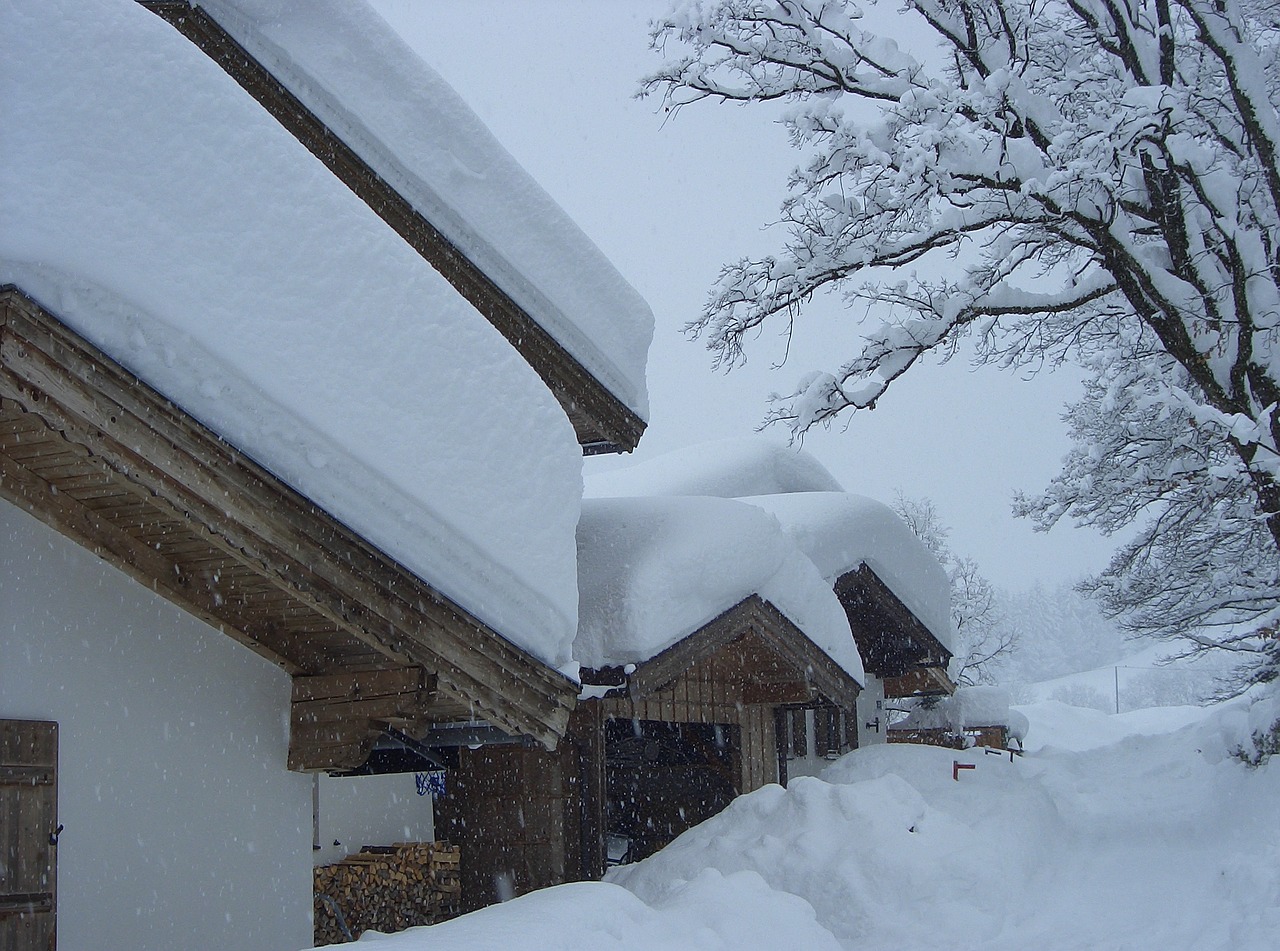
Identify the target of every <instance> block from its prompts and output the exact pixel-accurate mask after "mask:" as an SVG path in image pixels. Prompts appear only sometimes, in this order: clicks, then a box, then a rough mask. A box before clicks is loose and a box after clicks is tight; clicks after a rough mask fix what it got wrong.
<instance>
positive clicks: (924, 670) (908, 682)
mask: <svg viewBox="0 0 1280 951" xmlns="http://www.w3.org/2000/svg"><path fill="white" fill-rule="evenodd" d="M955 692H956V685H955V683H954V682H953V681H952V680H951V678H950V677H948V676H947V669H946V668H945V667H916V668H915V669H913V670H908V671H907V672H906V673H905V674H903V675H901V676H900V677H886V678H885V681H884V695H885V696H886V697H890V698H894V699H898V698H901V697H940V696H948V697H949V696H951V695H952V694H953V693H955Z"/></svg>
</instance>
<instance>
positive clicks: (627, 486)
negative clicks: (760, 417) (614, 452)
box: [586, 436, 841, 499]
mask: <svg viewBox="0 0 1280 951" xmlns="http://www.w3.org/2000/svg"><path fill="white" fill-rule="evenodd" d="M839 491H841V486H840V483H839V482H837V481H836V479H835V477H834V476H833V475H832V474H831V473H830V472H828V471H827V470H826V468H825V467H823V465H822V463H820V462H819V461H818V460H817V459H815V458H814V457H813V456H811V455H810V454H809V453H807V452H805V451H804V450H802V449H797V448H795V447H793V446H788V445H787V444H786V443H784V442H779V441H775V440H773V439H768V438H766V437H763V436H748V437H733V438H729V439H717V440H711V441H709V442H704V443H697V444H696V445H692V446H686V447H684V448H683V449H677V450H674V451H672V452H668V453H665V454H663V455H660V456H655V457H653V458H652V459H648V460H646V461H645V462H641V463H637V464H635V465H632V466H628V467H626V468H624V469H615V470H613V471H610V472H600V473H594V474H591V475H589V476H588V477H587V480H586V494H587V495H588V496H593V497H598V498H606V497H639V496H654V495H712V496H717V497H718V498H722V499H736V498H741V497H743V496H747V495H774V494H778V493H785V492H839Z"/></svg>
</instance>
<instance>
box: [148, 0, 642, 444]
mask: <svg viewBox="0 0 1280 951" xmlns="http://www.w3.org/2000/svg"><path fill="white" fill-rule="evenodd" d="M138 2H139V3H140V4H141V5H142V6H144V7H146V8H147V9H148V10H150V11H152V12H153V13H155V14H156V15H158V16H160V17H161V18H163V19H164V20H166V21H168V22H169V23H171V24H172V25H173V26H174V27H176V28H177V30H178V31H179V32H180V33H182V35H183V36H185V37H187V39H189V40H190V41H191V42H192V43H194V44H195V45H196V46H197V47H198V48H199V49H200V50H201V51H202V52H203V53H205V55H207V56H208V57H209V58H210V59H211V60H213V61H214V62H215V63H217V64H218V66H220V67H221V68H222V69H223V70H224V71H225V72H226V73H227V75H229V76H230V77H231V78H232V79H234V80H235V81H236V82H237V83H239V84H240V86H241V87H243V88H244V90H245V91H246V92H247V93H249V95H251V96H252V97H253V98H254V99H256V100H257V101H258V103H259V104H260V105H261V106H262V107H263V108H264V109H266V110H267V112H268V113H270V114H271V116H272V117H273V118H274V119H275V120H276V121H277V122H279V123H280V125H281V126H283V127H284V128H285V129H286V130H287V131H288V132H289V133H290V134H292V135H293V136H294V137H295V138H296V139H297V140H298V141H299V142H301V143H302V144H303V145H304V146H305V147H306V148H307V150H308V151H310V152H311V154H312V155H314V156H315V157H316V158H318V159H319V160H320V161H321V162H322V163H324V165H325V166H326V167H328V169H329V170H330V171H331V172H333V174H334V175H335V176H337V178H338V179H339V180H340V181H341V182H342V183H343V184H345V185H346V186H347V187H348V188H350V189H351V191H352V192H354V193H355V195H356V197H358V198H359V199H360V200H361V201H363V202H364V203H365V204H366V205H368V206H369V208H370V209H371V210H372V211H373V212H374V213H375V214H376V215H378V217H379V218H381V219H382V220H383V221H385V222H386V223H387V224H388V225H389V226H390V227H391V228H392V230H393V231H395V232H396V233H397V234H398V235H400V237H402V238H403V239H404V240H405V241H406V242H408V244H409V246H410V247H412V248H413V249H414V250H415V251H417V252H418V254H419V255H421V257H422V258H423V260H425V261H426V262H427V263H428V264H430V265H431V266H432V267H433V268H435V269H436V270H437V271H439V272H440V274H441V275H443V276H444V278H445V279H446V280H447V281H449V283H450V284H452V285H453V286H454V288H455V289H456V290H457V291H458V293H459V294H461V295H462V296H463V297H465V298H466V299H467V300H468V301H470V302H471V304H472V305H473V306H474V307H475V308H476V310H478V311H479V312H480V313H481V314H483V315H484V317H485V318H486V319H487V320H488V321H489V322H490V323H491V324H493V326H494V327H495V328H496V329H497V330H498V331H499V332H500V333H501V334H502V335H503V336H504V337H506V338H507V340H508V341H509V342H510V343H511V345H512V346H513V347H515V348H516V350H517V351H518V352H519V353H520V355H521V356H523V357H524V358H525V360H526V361H528V363H529V365H530V366H531V367H533V369H534V371H535V372H536V373H537V374H538V375H539V376H540V377H541V378H542V380H543V382H545V383H546V385H547V387H548V388H549V389H550V390H551V392H552V393H553V394H554V395H555V397H556V399H557V400H559V402H560V405H561V406H562V407H563V408H564V411H565V413H566V414H567V415H568V417H569V421H570V422H571V423H572V424H573V428H574V431H575V432H576V433H577V434H578V442H579V443H580V444H581V445H582V447H583V451H584V452H585V453H587V454H588V455H592V454H597V453H606V452H630V451H631V450H633V449H635V447H636V444H637V443H638V442H639V441H640V436H641V434H643V432H644V430H645V422H644V420H643V419H641V418H640V417H639V416H638V415H636V413H635V412H633V411H632V410H631V409H630V407H628V406H627V405H626V404H625V403H623V402H622V401H621V400H620V399H618V397H616V396H614V395H613V393H612V392H610V390H609V389H608V388H607V387H605V386H604V384H602V383H601V382H600V381H599V380H597V379H596V378H595V377H594V376H593V375H592V374H591V372H590V371H589V370H588V369H587V368H586V367H584V366H583V365H582V364H581V363H580V362H579V361H578V360H577V359H576V358H574V357H573V355H571V354H570V353H569V352H568V351H567V350H565V348H564V347H563V346H561V344H560V343H559V342H558V341H557V340H556V339H555V338H554V337H552V336H551V334H550V333H548V332H547V331H546V330H545V329H544V328H543V327H542V325H541V324H539V323H538V322H537V321H536V320H534V319H533V318H532V317H531V316H530V315H529V314H528V313H527V312H526V311H525V310H524V309H523V308H522V307H520V305H519V304H517V303H516V302H515V301H514V300H512V299H511V297H510V296H509V295H508V294H507V293H506V292H504V291H503V290H502V289H501V288H499V287H498V286H497V285H496V284H495V283H494V282H493V281H492V280H490V278H489V277H488V276H487V275H486V274H485V273H484V272H483V271H482V270H481V269H480V268H479V267H477V266H476V265H475V263H474V262H472V261H471V260H470V259H469V258H468V257H467V256H466V255H465V254H464V253H463V252H462V251H461V250H460V249H459V248H458V247H457V246H455V245H454V244H453V243H452V242H451V241H449V240H448V239H447V238H446V237H445V236H444V235H443V234H442V233H441V232H440V230H439V229H438V228H437V227H436V226H435V225H433V224H432V223H431V222H430V221H428V220H427V219H426V218H425V217H424V216H423V215H422V214H421V213H419V212H418V211H417V210H416V209H415V208H414V206H413V205H412V204H411V203H410V202H409V200H408V199H407V198H405V197H404V195H402V194H401V193H400V192H399V191H398V190H397V189H396V188H394V187H393V186H392V185H391V184H390V183H389V182H387V181H386V180H385V179H384V178H383V177H382V176H380V175H379V174H378V173H377V172H376V171H375V170H374V169H373V168H371V167H370V166H369V164H368V163H367V162H365V161H364V160H363V159H362V158H360V156H359V155H358V154H357V153H356V151H355V150H354V149H353V148H352V147H351V146H350V145H349V144H348V143H347V142H345V141H344V140H343V139H342V137H341V136H339V135H338V134H337V133H336V132H335V131H334V130H332V129H331V128H329V127H328V126H327V125H326V124H325V123H324V122H323V121H322V120H321V119H320V118H319V117H318V116H317V115H316V114H315V113H314V112H313V111H312V110H311V109H309V108H308V107H307V106H306V105H305V104H303V103H302V102H301V101H300V100H299V99H298V97H297V96H295V95H294V94H293V93H292V92H290V91H289V89H288V88H286V87H285V85H284V84H283V83H282V82H280V80H278V79H277V78H276V77H275V76H274V75H272V73H271V72H270V70H268V69H267V68H266V67H265V66H264V65H262V63H261V62H259V61H258V60H257V59H255V58H254V57H253V56H252V55H250V54H249V52H248V51H246V50H245V49H244V47H243V46H241V45H240V44H239V43H237V42H236V40H235V39H234V38H233V37H232V36H231V35H230V34H229V33H228V32H227V31H226V30H225V29H223V27H222V26H221V25H220V24H219V23H218V22H217V21H216V20H215V19H214V18H213V17H212V16H210V14H209V13H208V12H207V11H206V10H204V9H202V8H200V7H197V6H192V4H191V2H190V0H138Z"/></svg>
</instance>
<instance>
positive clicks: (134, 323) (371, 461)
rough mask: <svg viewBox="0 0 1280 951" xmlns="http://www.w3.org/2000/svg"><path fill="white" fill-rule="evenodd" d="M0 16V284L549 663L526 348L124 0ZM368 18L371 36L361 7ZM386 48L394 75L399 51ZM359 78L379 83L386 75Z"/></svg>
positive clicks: (535, 395)
mask: <svg viewBox="0 0 1280 951" xmlns="http://www.w3.org/2000/svg"><path fill="white" fill-rule="evenodd" d="M345 6H346V5H345V4H327V5H326V7H327V8H329V9H331V10H332V12H334V14H335V15H337V14H338V9H339V7H345ZM246 9H247V7H246ZM253 9H254V10H255V11H256V12H255V15H256V16H259V17H261V18H263V19H262V22H264V23H266V22H268V21H270V22H273V23H275V22H278V24H279V26H278V28H279V29H281V30H286V31H288V30H293V31H296V32H297V33H299V34H305V35H308V36H311V35H312V34H313V33H314V36H313V39H314V40H315V41H316V43H317V44H318V45H319V46H321V47H323V50H324V51H325V52H326V55H332V56H334V57H339V56H340V51H339V49H338V47H337V46H329V45H328V44H324V43H321V42H320V41H321V39H322V36H321V34H322V33H324V34H325V35H330V36H336V35H338V34H339V33H340V32H342V31H341V30H337V29H332V28H331V29H330V30H328V31H320V30H316V31H311V30H309V29H308V28H307V26H306V24H305V23H303V22H302V21H303V20H306V19H307V18H306V17H299V16H297V15H294V14H292V13H290V12H289V11H290V10H301V9H303V7H301V6H298V5H288V4H276V5H273V6H271V7H268V6H267V5H265V4H257V5H254V6H253ZM308 9H313V8H311V7H309V8H308ZM269 11H275V12H274V13H270V14H269ZM350 17H351V18H352V19H350V20H349V21H348V20H344V21H343V22H344V23H348V22H349V23H350V25H351V26H352V28H353V29H355V28H356V26H358V25H359V24H360V23H362V22H364V19H368V17H367V15H366V14H364V13H361V14H359V15H357V14H354V13H352V14H350ZM290 24H292V26H290ZM263 29H264V30H266V29H267V28H266V27H265V26H264V27H263ZM273 29H274V27H273ZM378 29H380V28H378ZM0 32H3V34H4V35H5V36H6V37H8V38H9V40H10V42H9V43H7V44H6V52H5V55H4V56H3V57H0V129H3V137H4V160H3V162H0V284H3V283H16V284H18V285H19V286H20V287H22V288H23V289H24V290H25V291H27V292H28V293H29V294H30V295H31V296H33V297H35V298H36V299H38V300H39V301H40V302H41V303H42V304H43V305H44V306H45V307H47V308H48V309H50V310H51V311H53V312H55V313H57V314H58V315H59V316H60V317H61V318H62V319H64V320H65V321H66V322H67V323H68V324H69V325H71V326H72V328H73V329H75V330H76V331H78V332H79V333H80V334H82V335H83V336H85V337H87V338H88V339H89V340H91V341H92V342H93V343H94V344H95V345H96V346H98V347H99V348H101V349H102V350H103V351H105V352H106V353H107V354H108V355H110V356H111V357H113V358H114V359H116V360H118V361H119V362H120V363H122V364H124V365H125V366H126V367H128V368H129V369H130V370H131V371H132V372H134V373H136V374H137V375H139V376H140V377H142V378H143V379H144V380H146V381H147V382H148V383H149V384H150V385H152V386H153V387H155V388H156V389H157V390H159V391H160V392H162V393H163V394H165V395H166V396H167V397H168V398H170V399H172V400H173V401H174V402H175V403H177V404H178V405H179V406H180V407H181V408H183V409H184V410H185V411H186V412H188V413H190V414H191V415H192V416H194V417H195V418H197V419H199V420H200V421H202V422H203V423H204V424H206V425H207V426H209V427H210V428H212V429H213V430H214V431H216V432H217V433H219V434H220V435H221V436H223V437H224V438H225V439H226V440H227V441H228V442H230V443H231V444H233V445H234V446H236V447H237V448H238V449H240V450H241V451H243V452H245V453H246V454H248V455H250V456H252V457H253V458H254V459H256V460H257V461H258V462H259V463H261V464H262V465H264V466H265V467H266V468H268V469H270V470H271V471H273V472H274V473H275V474H276V475H277V476H279V477H280V478H282V479H283V480H285V481H286V482H288V483H289V484H291V485H293V486H294V487H295V488H297V489H298V490H299V491H301V492H302V493H303V494H305V495H306V496H308V497H309V498H311V499H312V500H314V501H315V502H317V503H318V504H319V505H321V506H322V507H324V508H326V509H327V510H328V511H330V512H331V513H332V514H333V515H335V516H336V517H337V518H338V519H339V520H341V521H343V522H345V523H346V524H347V525H349V526H350V527H351V528H353V529H354V530H356V531H357V532H359V533H360V534H362V535H363V536H364V537H366V538H367V539H369V540H370V541H371V542H372V543H373V544H375V545H377V546H378V547H379V548H381V549H382V550H383V551H384V552H386V553H387V554H389V555H390V556H392V557H393V558H395V559H397V560H398V561H400V562H401V563H403V564H404V565H405V566H406V567H407V568H409V569H410V570H411V571H413V572H415V573H416V574H418V575H419V576H420V577H422V578H423V579H424V580H426V581H427V582H429V583H430V584H432V585H433V586H435V587H436V588H437V589H439V590H440V591H442V592H443V593H444V594H445V595H447V596H448V597H450V598H452V599H453V600H455V601H456V602H457V603H458V604H460V605H461V606H462V607H464V608H466V609H467V610H469V611H471V612H473V613H474V614H475V615H477V616H478V617H479V618H480V619H481V620H483V621H486V622H487V623H489V624H490V625H491V626H492V627H494V628H495V629H496V630H498V631H499V632H500V633H502V634H504V635H506V636H507V637H508V638H510V639H511V640H512V641H513V642H514V643H516V644H517V645H518V646H520V647H522V648H524V649H525V650H527V651H529V652H530V653H531V654H533V655H534V656H536V657H538V658H540V659H541V660H543V661H546V662H548V663H550V664H552V665H553V666H557V667H559V666H563V665H565V664H567V663H568V661H569V659H570V644H571V641H572V637H573V632H574V630H575V627H576V614H577V586H576V585H577V574H576V553H575V537H574V532H575V527H576V523H577V515H578V506H579V500H580V492H581V476H580V473H581V453H580V448H579V446H578V444H577V441H576V439H575V436H574V433H573V430H572V428H571V427H570V425H569V423H568V421H567V420H566V418H565V415H564V413H563V411H562V410H561V408H560V406H559V405H558V404H557V403H556V402H555V400H554V399H553V398H552V396H551V394H550V393H549V392H548V390H547V388H546V386H545V385H544V384H543V383H542V381H541V380H540V379H539V378H538V377H537V375H536V374H535V373H534V372H533V370H532V369H531V368H530V367H529V366H528V364H527V363H525V361H524V360H523V359H521V358H520V357H519V356H518V355H517V353H516V352H515V351H514V350H513V349H512V348H511V346H510V345H509V344H508V343H507V342H506V341H505V340H503V339H502V337H501V336H500V335H499V334H498V333H497V331H496V330H494V329H493V327H491V326H490V325H489V324H488V323H487V322H486V321H485V320H484V319H483V318H482V317H481V316H480V315H479V314H478V313H477V312H476V311H475V310H474V308H472V306H471V305H470V304H468V303H467V302H466V301H465V300H463V298H462V297H460V296H459V295H458V293H457V292H456V291H455V290H454V289H453V287H452V286H450V284H449V283H448V282H447V281H445V280H444V279H443V278H442V277H441V276H440V275H439V274H438V273H436V272H435V271H434V270H433V269H432V268H430V267H429V266H428V265H427V264H426V263H425V262H423V260H422V259H421V258H420V257H419V256H418V255H417V254H416V253H414V252H413V251H412V249H410V248H409V247H408V246H407V245H406V244H405V243H404V242H403V241H402V240H400V239H399V238H398V237H397V236H396V235H395V234H394V233H393V232H392V231H391V230H390V229H389V228H388V227H387V226H386V225H385V224H384V223H383V222H382V221H381V220H380V219H379V218H377V217H376V216H375V215H374V214H373V212H371V211H370V210H369V209H368V208H367V207H366V206H365V205H364V204H363V203H361V202H360V201H359V200H358V199H356V198H355V196H354V195H352V193H351V192H350V191H349V190H348V189H347V188H346V187H345V186H343V185H342V184H340V183H339V182H338V181H337V180H336V179H335V178H334V177H333V175H332V174H330V173H329V171H328V170H327V169H325V167H324V166H323V165H321V164H320V162H318V161H317V160H316V159H315V158H314V156H312V155H311V154H310V153H309V152H307V151H306V150H305V149H304V148H303V147H302V146H301V145H300V144H299V143H298V142H297V141H296V140H295V139H294V138H293V137H292V136H290V135H289V134H288V133H287V132H286V131H284V130H283V129H282V128H281V127H280V125H279V124H278V123H276V122H275V121H274V120H272V119H271V118H270V117H269V116H268V115H266V114H265V113H264V112H263V111H262V109H261V108H260V107H259V106H258V105H257V104H256V103H255V102H254V101H253V100H252V99H250V98H249V96H248V95H247V94H246V93H245V92H244V91H243V90H241V88H240V87H239V86H238V85H236V83H235V82H234V81H233V80H232V79H230V78H229V77H228V76H227V75H226V74H225V73H224V72H223V71H222V70H220V69H219V68H218V67H217V66H215V65H214V64H213V63H212V62H211V61H209V60H208V59H207V58H206V57H205V56H204V55H202V54H201V53H200V51H199V50H198V49H197V48H196V47H195V46H193V45H192V44H191V43H189V42H188V41H187V40H186V39H184V38H183V37H182V36H181V35H179V34H178V33H177V32H176V31H174V30H173V29H172V28H171V27H170V26H169V25H168V24H166V23H165V22H163V21H162V20H160V19H158V18H157V17H155V16H153V15H152V14H150V13H148V12H147V11H146V10H145V9H144V8H143V7H141V6H139V5H138V4H136V3H134V2H132V0H13V2H11V3H9V4H6V5H5V6H4V8H3V10H2V11H0ZM268 32H269V31H268ZM361 36H362V40H361V42H364V43H366V44H372V43H375V41H376V42H381V40H379V39H378V37H379V36H381V34H380V33H379V32H378V31H377V29H375V28H374V27H373V26H370V27H368V30H367V31H366V32H364V33H362V34H361ZM353 42H354V40H353ZM371 51H372V47H368V48H366V52H371ZM385 56H386V57H387V58H388V59H389V60H393V61H395V62H397V63H399V64H400V68H404V69H408V67H407V66H405V65H404V62H403V60H404V59H405V58H406V56H407V54H403V52H402V51H398V48H397V51H392V52H387V53H386V54H385ZM386 69H387V70H388V71H391V69H390V67H386ZM361 75H364V78H365V80H366V81H367V82H368V84H369V87H370V88H372V85H373V84H374V80H375V79H376V78H377V77H378V76H379V75H382V73H381V72H378V73H376V74H375V73H368V74H361ZM414 114H415V115H416V112H415V113H414ZM437 131H438V130H437ZM475 135H476V136H479V135H480V132H475ZM499 164H501V163H499ZM457 175H458V176H460V177H459V182H460V184H459V187H460V188H462V187H464V185H463V184H461V183H462V180H463V179H465V178H466V176H465V175H461V173H457ZM443 184H444V183H443V182H442V185H443ZM526 213H528V212H527V210H526V211H518V212H515V213H514V215H515V217H516V218H519V217H520V216H521V215H522V214H526ZM552 256H554V255H552V254H550V253H549V254H548V257H549V258H550V257H552ZM604 283H608V282H607V281H605V282H604ZM584 293H586V292H585V291H584Z"/></svg>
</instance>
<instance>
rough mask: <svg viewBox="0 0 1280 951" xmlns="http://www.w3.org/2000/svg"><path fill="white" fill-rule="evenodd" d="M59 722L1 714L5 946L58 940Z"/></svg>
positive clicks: (1, 930) (23, 949)
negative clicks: (2, 715) (2, 717)
mask: <svg viewBox="0 0 1280 951" xmlns="http://www.w3.org/2000/svg"><path fill="white" fill-rule="evenodd" d="M58 832H59V829H58V724H56V723H45V722H41V721H37V720H0V951H53V949H54V948H55V947H56V945H57V937H56V934H57V930H56V908H57V889H56V885H57V876H56V865H57V860H56V853H57V838H58Z"/></svg>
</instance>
